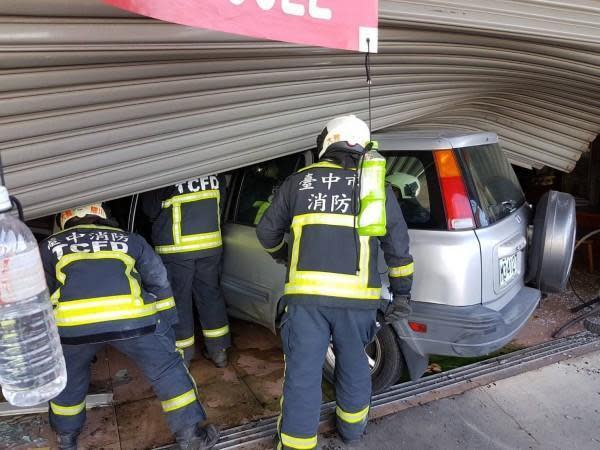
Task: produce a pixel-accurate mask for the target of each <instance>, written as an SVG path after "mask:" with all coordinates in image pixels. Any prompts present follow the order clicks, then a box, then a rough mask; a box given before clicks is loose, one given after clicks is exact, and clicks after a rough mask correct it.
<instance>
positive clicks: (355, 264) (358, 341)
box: [256, 116, 413, 449]
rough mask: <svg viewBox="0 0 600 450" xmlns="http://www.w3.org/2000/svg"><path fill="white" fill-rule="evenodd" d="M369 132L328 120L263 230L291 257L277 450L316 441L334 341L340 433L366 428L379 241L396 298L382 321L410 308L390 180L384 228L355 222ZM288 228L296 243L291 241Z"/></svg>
mask: <svg viewBox="0 0 600 450" xmlns="http://www.w3.org/2000/svg"><path fill="white" fill-rule="evenodd" d="M369 136H370V135H369V130H368V127H367V125H366V124H365V123H364V122H363V121H361V120H360V119H358V118H356V117H355V116H344V117H339V118H336V119H333V120H332V121H330V122H329V123H328V124H327V127H326V128H325V129H324V130H323V132H322V133H321V135H320V136H319V138H318V139H317V148H318V150H319V151H320V154H319V156H320V158H321V160H320V162H318V163H316V164H313V165H311V166H308V167H305V168H304V169H301V170H300V171H299V172H297V173H296V174H293V175H291V176H290V177H288V178H287V179H286V180H285V182H284V183H283V184H282V186H281V188H280V189H279V191H278V192H277V194H276V195H275V198H274V200H273V203H272V205H271V206H270V207H269V209H267V211H266V212H265V214H264V216H263V218H262V219H261V221H260V222H259V224H258V227H257V230H256V232H257V235H258V238H259V240H260V242H261V244H262V245H263V247H265V249H266V250H267V252H269V253H270V254H271V255H272V256H273V257H274V258H275V259H276V260H278V261H280V262H282V261H289V263H288V274H287V280H286V284H285V291H284V302H285V304H286V305H287V306H286V312H285V313H284V315H283V317H282V319H281V339H282V346H283V351H284V353H285V361H286V369H285V380H284V387H283V397H282V401H281V417H280V420H279V427H278V436H277V437H278V448H286V449H287V448H290V449H311V448H314V447H316V445H317V427H318V424H319V413H320V404H321V376H322V370H321V369H322V366H323V362H324V359H325V354H326V352H327V349H328V346H329V343H330V340H332V342H333V348H334V351H335V356H336V367H335V376H336V386H335V388H336V389H335V391H336V401H337V408H336V419H337V429H338V432H339V433H340V435H341V437H342V438H343V439H344V441H346V442H352V441H355V440H358V439H360V438H361V436H362V434H363V432H364V430H365V427H366V424H367V417H368V413H369V403H370V398H371V375H370V369H369V364H368V361H367V356H366V354H365V346H366V345H367V344H369V343H370V342H371V341H372V340H373V339H374V337H375V335H376V333H377V331H378V329H379V326H380V325H379V323H378V321H377V318H376V314H377V310H378V308H379V307H380V302H381V300H380V291H381V281H380V277H379V273H378V271H377V252H378V244H379V243H381V247H382V249H383V251H384V254H385V258H386V261H387V264H388V266H389V277H390V285H391V290H392V292H393V294H394V298H395V300H394V302H391V303H390V302H389V300H386V301H385V302H383V304H384V305H385V306H384V307H383V310H384V320H385V322H389V321H392V320H394V319H397V318H398V317H405V316H406V315H407V312H408V311H409V306H408V299H409V293H410V289H411V285H412V274H413V262H412V257H411V255H410V254H409V245H408V244H409V241H408V232H407V228H406V223H405V221H404V218H403V216H402V211H401V210H400V207H399V205H398V203H397V202H396V200H395V198H394V195H393V194H392V193H391V189H389V187H388V188H387V192H386V203H385V210H386V219H387V234H386V235H385V236H383V237H380V238H379V242H378V239H377V238H374V237H368V236H359V235H358V234H357V230H356V217H355V213H356V210H357V207H356V203H357V201H356V199H357V197H358V186H357V185H358V183H359V180H358V179H357V171H356V169H357V163H358V161H359V159H360V158H361V155H362V154H363V152H364V151H365V149H364V147H365V146H366V145H367V143H368V142H369V139H370V137H369ZM288 231H290V232H291V237H290V240H291V249H290V251H288V246H287V244H286V243H285V241H284V234H285V233H286V232H288ZM384 297H385V296H384Z"/></svg>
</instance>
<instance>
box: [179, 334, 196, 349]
mask: <svg viewBox="0 0 600 450" xmlns="http://www.w3.org/2000/svg"><path fill="white" fill-rule="evenodd" d="M195 341H196V340H195V339H194V336H192V337H190V338H187V339H181V340H180V341H175V347H177V348H178V349H181V348H188V347H191V346H192V345H194V342H195Z"/></svg>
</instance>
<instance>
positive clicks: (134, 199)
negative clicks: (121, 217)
mask: <svg viewBox="0 0 600 450" xmlns="http://www.w3.org/2000/svg"><path fill="white" fill-rule="evenodd" d="M139 197H140V194H134V195H133V197H132V198H131V205H130V206H129V218H128V220H127V230H128V231H129V232H130V233H133V231H134V227H135V215H136V213H137V205H138V200H139Z"/></svg>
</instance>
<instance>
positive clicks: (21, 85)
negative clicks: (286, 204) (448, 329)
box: [0, 0, 600, 218]
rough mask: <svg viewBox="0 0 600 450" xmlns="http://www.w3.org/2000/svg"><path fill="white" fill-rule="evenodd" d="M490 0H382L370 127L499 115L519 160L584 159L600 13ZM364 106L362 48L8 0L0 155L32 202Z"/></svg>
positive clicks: (69, 201)
mask: <svg viewBox="0 0 600 450" xmlns="http://www.w3.org/2000/svg"><path fill="white" fill-rule="evenodd" d="M581 2H582V4H584V3H586V2H583V0H581ZM429 3H431V4H432V5H437V4H442V3H444V2H439V1H438V2H434V1H432V2H429ZM454 3H456V2H454ZM463 3H464V5H463ZM468 3H469V2H460V4H459V5H458V6H456V8H459V9H460V8H462V10H463V11H471V10H472V9H473V8H474V7H472V6H470V5H469V4H468ZM480 3H483V4H484V5H485V4H488V3H489V4H490V5H491V6H486V7H485V8H487V9H486V10H485V11H484V12H485V14H483V13H481V8H483V6H481V5H480V6H478V7H477V8H479V10H478V11H471V12H473V14H471V15H466V17H468V18H469V20H470V21H469V20H467V19H464V20H465V22H464V23H461V28H460V29H458V28H455V26H454V24H453V22H452V21H451V20H450V17H451V15H448V17H444V15H443V12H440V13H439V14H438V16H431V17H430V18H429V19H426V18H425V16H424V15H423V13H422V11H420V10H418V9H415V8H416V7H413V6H410V5H411V4H410V3H406V2H402V1H391V0H388V1H382V2H381V23H382V30H381V43H380V52H381V53H380V54H378V55H374V56H373V58H372V61H373V64H374V67H373V75H374V82H375V85H374V86H373V96H374V98H373V106H374V110H373V128H374V129H381V128H384V127H387V126H391V125H396V124H401V123H407V124H409V125H410V126H411V127H415V126H427V127H431V126H435V127H440V126H441V127H445V128H448V127H450V128H462V129H472V130H491V131H496V132H498V134H499V135H500V137H501V140H502V143H503V145H504V148H505V150H506V152H507V154H508V156H509V158H511V160H512V161H513V162H515V163H518V164H521V165H523V166H526V167H527V166H529V167H531V166H536V167H540V166H542V165H550V166H552V167H556V168H559V169H562V170H571V169H572V168H573V166H574V164H575V161H576V160H577V159H578V157H579V155H580V154H581V152H582V151H585V149H586V148H587V145H588V143H589V142H590V141H591V140H593V138H594V137H595V135H596V134H597V133H598V132H599V131H600V118H599V117H598V115H597V111H598V106H600V76H599V74H598V73H599V71H598V66H599V65H600V56H599V54H600V52H598V49H599V47H600V37H599V36H598V33H597V27H596V28H594V27H590V26H588V24H589V21H590V20H591V19H590V17H592V18H595V19H599V18H600V14H598V11H597V10H596V9H594V8H589V7H587V9H586V10H585V14H582V13H581V11H582V10H581V8H583V6H581V8H578V7H577V5H575V6H573V5H572V4H571V5H570V6H564V7H562V8H547V9H544V8H541V9H540V8H538V9H537V10H536V11H537V12H538V13H537V14H536V16H535V21H534V20H533V19H531V18H530V17H531V16H530V15H529V9H528V8H531V7H532V5H533V4H534V3H535V4H536V5H538V6H539V3H540V2H539V1H535V2H534V1H533V0H531V1H524V2H519V4H520V5H521V6H519V5H518V4H516V5H515V4H514V3H515V2H512V3H511V2H508V3H511V4H512V8H513V10H510V8H509V7H508V6H506V5H504V10H503V11H500V10H501V8H500V7H501V6H502V5H500V3H502V4H504V3H507V2H498V1H496V2H480ZM542 3H548V4H549V5H550V3H552V2H550V1H548V2H542ZM571 3H573V2H571ZM588 3H589V2H588ZM494 4H498V6H493V5H494ZM485 8H484V9H485ZM494 8H496V9H494ZM514 8H521V9H522V10H518V9H514ZM584 9H585V8H584ZM440 11H442V10H440ZM495 12H498V14H496V15H494V14H495ZM499 12H502V14H500V13H499ZM507 12H508V13H510V14H512V17H516V18H517V19H519V20H517V21H516V22H515V21H512V22H511V23H513V22H515V23H517V24H522V26H521V28H519V27H516V26H512V27H509V26H508V25H507V23H506V20H507V19H506V18H505V16H506V13H507ZM478 14H479V15H478ZM482 14H483V15H482ZM510 14H509V15H510ZM544 14H546V16H544ZM553 14H554V16H553ZM490 18H491V19H492V20H490ZM544 20H546V22H544ZM556 21H559V23H561V26H560V27H559V28H560V30H559V31H560V33H558V32H554V34H552V33H551V32H550V31H552V29H551V28H547V27H546V28H545V26H546V25H547V24H549V23H556ZM425 22H427V23H435V24H437V28H435V29H433V28H432V29H429V28H427V27H426V26H425V25H426V23H425ZM596 23H598V21H597V20H596ZM523 24H525V25H527V24H528V25H530V26H529V28H527V27H526V26H525V25H523ZM484 28H485V29H487V31H481V30H482V29H484ZM554 28H556V26H554ZM467 29H471V30H473V29H477V30H479V31H478V32H477V33H475V34H473V32H472V31H469V32H468V33H467V31H468V30H467ZM466 30H467V31H466ZM523 30H526V31H527V32H524V31H523ZM594 30H596V31H594ZM555 31H556V30H555ZM494 33H496V34H494ZM498 33H501V34H498ZM367 107H368V101H367V89H366V84H365V80H364V67H363V56H362V55H360V54H355V53H349V52H337V51H330V50H327V49H321V48H308V47H301V46H295V45H288V44H283V43H279V42H266V41H259V40H251V39H247V38H243V37H239V36H234V35H228V34H224V33H216V32H210V31H206V30H199V29H193V28H189V27H183V26H179V25H173V24H167V23H161V22H158V21H154V20H150V19H146V18H140V17H137V16H134V15H131V14H128V13H125V12H122V11H119V10H116V9H113V8H110V7H108V6H106V5H103V4H102V3H101V2H100V1H94V0H85V1H81V2H77V4H76V5H74V4H73V3H72V2H70V1H67V0H31V1H28V2H22V1H19V0H5V1H3V2H2V4H1V5H0V155H1V157H2V162H3V164H4V166H5V172H6V181H7V185H8V187H9V189H10V191H11V193H13V194H15V195H18V197H19V198H20V199H21V200H22V201H23V203H24V205H25V210H26V214H27V216H28V218H33V217H37V216H41V215H45V214H49V213H53V212H56V211H59V210H61V209H63V208H65V207H67V206H74V205H78V204H84V203H88V202H91V201H95V200H108V199H112V198H116V197H120V196H123V195H128V194H131V193H134V192H140V191H144V190H148V189H151V188H155V187H158V186H163V185H167V184H171V183H174V182H177V181H181V180H183V179H186V178H189V177H192V176H199V175H206V174H209V173H213V172H220V171H225V170H230V169H233V168H236V167H240V166H244V165H247V164H251V163H254V162H257V161H260V160H265V159H269V158H273V157H276V156H280V155H284V154H288V153H292V152H296V151H301V150H306V149H309V148H312V147H314V145H315V138H316V136H317V134H318V133H319V132H320V130H321V128H322V127H323V124H324V123H325V122H326V121H327V120H329V119H330V118H331V117H334V116H336V115H339V114H347V113H355V114H357V115H359V116H360V117H362V118H363V119H367V117H368V115H367Z"/></svg>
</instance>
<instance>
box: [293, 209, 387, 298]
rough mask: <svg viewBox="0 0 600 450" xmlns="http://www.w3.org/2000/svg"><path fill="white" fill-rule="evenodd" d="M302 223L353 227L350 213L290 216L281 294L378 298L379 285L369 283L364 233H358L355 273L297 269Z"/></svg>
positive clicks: (366, 245)
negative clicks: (287, 263) (290, 243)
mask: <svg viewBox="0 0 600 450" xmlns="http://www.w3.org/2000/svg"><path fill="white" fill-rule="evenodd" d="M306 225H330V226H339V227H349V228H354V216H351V215H343V214H320V213H314V214H303V215H299V216H296V217H294V219H293V221H292V230H293V231H294V243H293V246H292V257H291V261H290V272H289V282H288V283H286V285H285V288H284V294H289V295H294V294H307V295H326V296H331V297H345V298H353V299H361V300H379V298H380V294H381V288H371V287H369V259H370V253H371V252H370V248H369V240H370V238H369V237H368V236H360V267H359V270H358V274H357V275H348V274H340V273H335V272H317V271H301V270H298V258H299V256H300V241H301V238H302V230H303V227H305V226H306Z"/></svg>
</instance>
